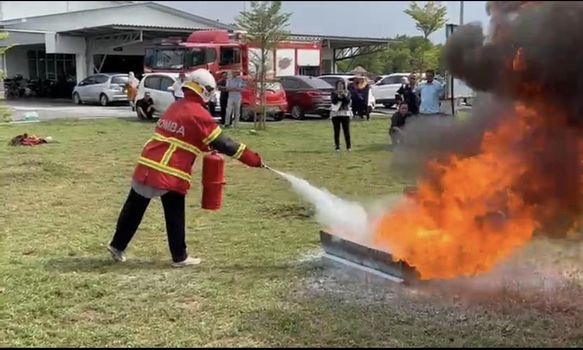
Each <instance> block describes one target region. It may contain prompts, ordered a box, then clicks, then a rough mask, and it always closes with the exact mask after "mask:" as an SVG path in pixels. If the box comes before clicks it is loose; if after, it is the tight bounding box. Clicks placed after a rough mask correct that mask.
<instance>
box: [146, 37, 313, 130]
mask: <svg viewBox="0 0 583 350" xmlns="http://www.w3.org/2000/svg"><path fill="white" fill-rule="evenodd" d="M258 51H259V50H258V49H257V48H255V47H252V45H248V44H246V43H244V41H243V34H242V33H231V32H228V31H221V30H208V31H197V32H193V33H192V34H190V36H189V37H188V39H187V40H186V41H184V40H182V39H181V38H168V39H165V40H163V41H162V42H160V43H158V44H156V45H154V46H152V47H148V48H146V55H145V59H144V72H145V73H146V74H147V73H151V72H189V71H194V70H196V69H199V68H205V69H208V70H209V71H210V72H211V73H212V74H213V75H214V76H215V79H217V81H218V80H219V79H221V76H222V75H223V73H225V72H229V71H233V72H241V73H242V75H243V78H244V79H245V80H246V82H247V84H246V85H247V86H246V89H245V90H244V91H243V92H242V96H241V97H242V114H241V118H242V119H252V117H253V111H254V110H257V107H258V106H259V105H260V103H259V102H260V101H259V86H258V84H259V83H258V82H256V80H255V79H254V78H253V77H254V76H255V64H254V63H253V62H255V61H256V59H257V55H258V54H257V52H258ZM304 56H305V57H306V58H305V59H304ZM301 59H304V61H306V62H308V61H309V62H308V64H310V66H309V67H308V68H312V69H314V71H315V72H316V73H319V72H320V61H319V60H320V45H319V44H316V43H292V42H285V43H281V44H280V45H278V47H277V48H276V50H273V52H270V53H269V56H268V63H269V64H270V66H271V68H270V71H269V72H268V76H269V79H268V82H267V83H266V91H267V92H266V107H267V110H268V112H269V114H270V115H271V116H272V117H274V118H275V119H283V116H284V114H285V113H286V112H287V109H288V105H287V98H286V95H285V91H284V89H283V88H282V87H281V84H280V83H279V82H278V81H277V76H281V75H295V74H298V71H299V70H300V69H301V67H300V66H299V65H298V64H299V63H301V62H299V61H301ZM274 62H277V65H276V64H273V63H274Z"/></svg>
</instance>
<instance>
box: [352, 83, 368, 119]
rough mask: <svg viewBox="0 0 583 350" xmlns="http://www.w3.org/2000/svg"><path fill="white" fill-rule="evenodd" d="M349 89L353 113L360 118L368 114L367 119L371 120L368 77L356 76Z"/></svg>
mask: <svg viewBox="0 0 583 350" xmlns="http://www.w3.org/2000/svg"><path fill="white" fill-rule="evenodd" d="M348 90H349V91H350V99H351V101H352V114H353V115H355V116H359V117H360V119H364V117H365V116H366V120H370V113H369V112H368V98H369V96H368V95H369V93H370V85H369V84H368V81H367V78H366V77H365V76H357V77H355V78H354V80H353V82H352V84H350V86H349V87H348Z"/></svg>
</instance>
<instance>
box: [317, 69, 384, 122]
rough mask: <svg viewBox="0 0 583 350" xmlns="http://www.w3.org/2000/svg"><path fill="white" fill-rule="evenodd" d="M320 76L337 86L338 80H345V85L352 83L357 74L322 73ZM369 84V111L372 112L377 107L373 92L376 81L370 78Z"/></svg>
mask: <svg viewBox="0 0 583 350" xmlns="http://www.w3.org/2000/svg"><path fill="white" fill-rule="evenodd" d="M318 78H320V79H322V80H324V81H326V82H327V83H328V84H330V85H332V87H333V88H334V87H336V82H337V81H339V80H344V84H345V86H348V85H350V84H351V83H352V82H353V81H354V78H355V75H352V74H338V75H334V74H328V75H322V76H319V77H318ZM369 84H370V86H371V91H370V93H369V94H368V112H369V113H372V111H374V109H375V108H376V98H375V96H374V94H373V92H372V86H373V85H374V82H373V81H372V80H369Z"/></svg>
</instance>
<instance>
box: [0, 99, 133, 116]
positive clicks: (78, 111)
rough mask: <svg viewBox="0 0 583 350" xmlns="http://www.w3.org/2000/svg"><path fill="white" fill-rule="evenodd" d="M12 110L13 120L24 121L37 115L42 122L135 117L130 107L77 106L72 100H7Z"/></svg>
mask: <svg viewBox="0 0 583 350" xmlns="http://www.w3.org/2000/svg"><path fill="white" fill-rule="evenodd" d="M5 102H6V104H7V105H8V106H9V107H10V108H11V109H12V120H14V121H17V120H22V119H24V118H25V116H26V115H27V114H29V115H30V114H31V113H36V114H37V115H38V118H39V119H40V120H52V119H99V118H130V117H135V116H136V114H135V112H132V110H131V108H130V106H129V105H113V106H107V107H102V106H93V105H75V104H73V103H72V102H71V101H70V100H50V99H19V100H5Z"/></svg>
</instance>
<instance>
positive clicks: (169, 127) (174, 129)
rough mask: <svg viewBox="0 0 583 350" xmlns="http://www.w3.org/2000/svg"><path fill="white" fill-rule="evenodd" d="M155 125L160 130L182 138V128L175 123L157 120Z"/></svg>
mask: <svg viewBox="0 0 583 350" xmlns="http://www.w3.org/2000/svg"><path fill="white" fill-rule="evenodd" d="M157 125H158V127H159V128H160V129H164V130H166V131H168V132H171V133H174V134H178V135H180V136H183V137H184V126H182V125H180V124H178V123H176V122H173V121H169V120H163V119H159V120H158V123H157Z"/></svg>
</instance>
